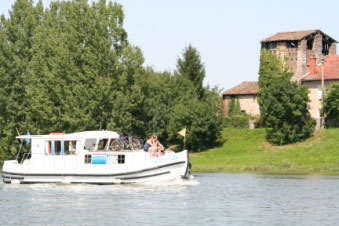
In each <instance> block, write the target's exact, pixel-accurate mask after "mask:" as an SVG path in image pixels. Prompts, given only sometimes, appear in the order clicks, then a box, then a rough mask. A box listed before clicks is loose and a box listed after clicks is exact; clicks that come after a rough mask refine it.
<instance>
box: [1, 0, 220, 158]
mask: <svg viewBox="0 0 339 226" xmlns="http://www.w3.org/2000/svg"><path fill="white" fill-rule="evenodd" d="M124 17H125V15H124V13H123V7H122V5H120V4H118V3H112V2H106V1H105V0H99V1H97V2H93V3H91V4H89V3H88V2H87V0H72V1H55V2H51V4H50V5H49V7H44V6H43V4H42V1H39V2H38V3H36V4H34V3H33V0H16V1H15V3H14V4H13V6H12V9H11V10H10V11H9V16H8V18H6V17H5V16H4V15H2V16H1V21H0V112H1V114H0V160H4V159H6V158H9V157H13V156H14V155H15V154H16V152H17V144H18V141H17V140H16V139H15V136H16V135H17V131H19V132H20V133H26V130H28V131H30V133H31V134H48V133H50V132H56V131H58V132H76V131H84V130H99V129H107V130H113V131H118V132H120V133H122V134H127V133H129V132H131V131H133V132H134V135H139V136H141V137H146V136H147V135H150V134H157V135H158V136H159V137H160V139H161V141H162V142H163V143H165V144H166V145H171V144H179V145H180V144H182V137H180V136H178V134H177V133H176V132H178V131H179V130H181V129H183V128H184V127H187V147H188V149H189V150H192V151H201V150H204V149H207V148H209V147H212V146H213V145H214V144H215V141H216V140H217V139H218V137H219V136H220V131H221V129H222V128H221V124H222V123H221V109H222V100H221V98H220V95H219V92H220V91H219V90H218V89H217V88H209V87H203V79H204V77H205V68H204V65H203V63H202V62H201V58H200V53H199V52H198V50H197V49H195V48H194V47H192V46H191V45H189V46H188V47H186V48H185V49H184V51H183V53H182V56H181V57H179V58H178V60H177V69H176V70H175V71H174V72H169V71H164V72H157V71H154V70H153V69H152V68H151V67H146V66H144V65H143V64H144V56H143V53H142V50H141V49H140V48H139V47H136V46H134V45H132V44H131V43H129V41H128V35H127V31H126V30H125V29H124V27H123V22H124Z"/></svg>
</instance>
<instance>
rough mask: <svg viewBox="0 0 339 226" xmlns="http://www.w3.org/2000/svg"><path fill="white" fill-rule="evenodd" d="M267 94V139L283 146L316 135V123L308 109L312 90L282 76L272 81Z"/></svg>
mask: <svg viewBox="0 0 339 226" xmlns="http://www.w3.org/2000/svg"><path fill="white" fill-rule="evenodd" d="M267 91H268V92H269V94H270V95H266V96H265V105H264V106H263V107H264V111H265V112H268V114H267V117H266V126H267V128H268V129H267V140H268V141H269V142H271V143H274V144H278V145H283V144H287V143H295V142H297V141H301V140H304V139H306V138H308V137H310V136H311V135H312V132H313V130H314V126H315V122H314V120H313V119H311V116H310V113H309V111H308V108H307V104H308V89H307V87H305V86H299V85H298V84H297V83H292V82H289V81H286V80H282V79H276V80H274V81H272V82H271V85H270V86H269V87H268V89H267Z"/></svg>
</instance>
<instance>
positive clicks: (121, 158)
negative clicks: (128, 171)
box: [118, 155, 125, 164]
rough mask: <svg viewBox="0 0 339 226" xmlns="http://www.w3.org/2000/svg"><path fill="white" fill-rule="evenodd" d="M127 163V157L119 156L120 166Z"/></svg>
mask: <svg viewBox="0 0 339 226" xmlns="http://www.w3.org/2000/svg"><path fill="white" fill-rule="evenodd" d="M124 163H125V155H118V164H124Z"/></svg>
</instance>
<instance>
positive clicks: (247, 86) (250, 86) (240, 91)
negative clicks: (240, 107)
mask: <svg viewBox="0 0 339 226" xmlns="http://www.w3.org/2000/svg"><path fill="white" fill-rule="evenodd" d="M258 93H259V84H258V82H242V83H240V84H239V85H237V86H235V87H233V88H231V89H228V90H226V91H224V93H223V95H246V94H247V95H248V94H258Z"/></svg>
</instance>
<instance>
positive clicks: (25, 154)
mask: <svg viewBox="0 0 339 226" xmlns="http://www.w3.org/2000/svg"><path fill="white" fill-rule="evenodd" d="M31 157H32V153H31V152H27V153H24V155H23V156H22V158H21V161H20V164H22V163H23V162H24V161H25V160H26V159H30V158H31Z"/></svg>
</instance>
